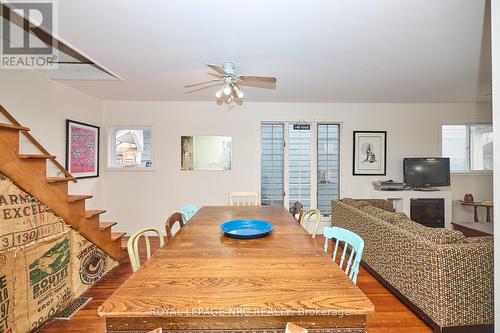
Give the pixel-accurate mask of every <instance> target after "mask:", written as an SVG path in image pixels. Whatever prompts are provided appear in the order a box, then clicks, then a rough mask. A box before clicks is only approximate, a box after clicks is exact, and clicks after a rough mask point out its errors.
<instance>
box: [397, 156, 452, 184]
mask: <svg viewBox="0 0 500 333" xmlns="http://www.w3.org/2000/svg"><path fill="white" fill-rule="evenodd" d="M403 170H404V182H405V184H406V185H407V186H411V187H413V188H429V187H437V186H450V159H449V158H444V157H443V158H442V157H439V158H435V157H418V158H405V159H403Z"/></svg>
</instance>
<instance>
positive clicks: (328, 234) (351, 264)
mask: <svg viewBox="0 0 500 333" xmlns="http://www.w3.org/2000/svg"><path fill="white" fill-rule="evenodd" d="M323 236H324V237H325V252H327V253H328V240H329V239H331V240H333V239H335V240H336V241H335V249H334V251H333V257H332V258H333V261H335V259H336V258H337V250H338V248H339V243H340V242H344V245H343V251H342V257H341V258H340V265H339V266H340V269H342V270H344V271H345V273H346V275H347V276H348V277H349V278H350V279H351V280H352V282H354V284H356V281H357V279H358V272H359V263H360V262H361V256H362V255H363V249H364V247H365V242H364V241H363V238H361V237H360V236H359V235H357V234H355V233H354V232H352V231H350V230H346V229H342V228H338V227H325V228H324V229H323ZM348 247H350V248H351V249H350V251H349V259H348V260H347V263H346V267H345V269H344V268H343V266H344V261H345V257H346V252H347V248H348Z"/></svg>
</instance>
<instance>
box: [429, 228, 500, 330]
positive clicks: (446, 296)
mask: <svg viewBox="0 0 500 333" xmlns="http://www.w3.org/2000/svg"><path fill="white" fill-rule="evenodd" d="M478 238H489V237H478ZM436 265H437V266H436V267H437V268H438V270H439V279H438V282H439V285H438V288H437V290H438V291H439V294H438V295H437V296H438V297H439V299H440V300H441V301H440V302H439V304H440V305H441V307H442V308H441V309H440V311H439V312H440V313H441V314H442V316H441V318H440V320H439V321H438V322H439V323H440V324H441V325H442V326H450V325H482V324H492V323H493V317H494V311H493V241H492V240H490V241H488V240H487V239H481V240H480V241H477V240H476V241H475V242H465V243H459V244H449V245H443V246H439V247H438V248H437V251H436Z"/></svg>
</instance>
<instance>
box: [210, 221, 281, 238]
mask: <svg viewBox="0 0 500 333" xmlns="http://www.w3.org/2000/svg"><path fill="white" fill-rule="evenodd" d="M220 229H221V231H222V232H223V233H224V235H226V236H228V237H232V238H239V239H253V238H260V237H264V236H267V235H269V233H270V232H271V231H272V230H273V225H272V224H271V223H269V222H266V221H259V220H233V221H229V222H225V223H223V224H221V226H220Z"/></svg>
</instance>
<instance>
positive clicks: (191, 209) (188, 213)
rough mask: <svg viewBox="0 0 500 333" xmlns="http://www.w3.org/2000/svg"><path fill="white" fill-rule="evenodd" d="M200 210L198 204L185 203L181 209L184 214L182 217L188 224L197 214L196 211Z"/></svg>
mask: <svg viewBox="0 0 500 333" xmlns="http://www.w3.org/2000/svg"><path fill="white" fill-rule="evenodd" d="M198 210H199V208H198V206H196V205H185V206H182V208H181V210H180V211H179V212H180V213H181V215H182V219H183V221H184V224H188V223H189V220H191V218H192V217H193V216H194V214H196V212H197V211H198Z"/></svg>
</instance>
